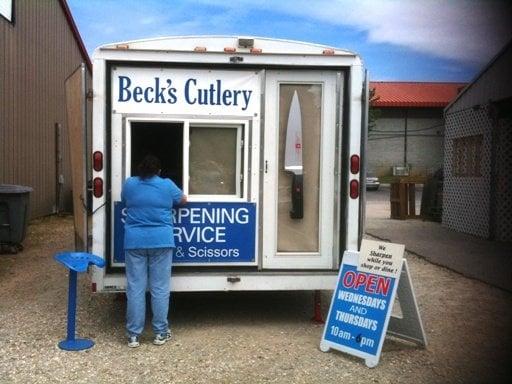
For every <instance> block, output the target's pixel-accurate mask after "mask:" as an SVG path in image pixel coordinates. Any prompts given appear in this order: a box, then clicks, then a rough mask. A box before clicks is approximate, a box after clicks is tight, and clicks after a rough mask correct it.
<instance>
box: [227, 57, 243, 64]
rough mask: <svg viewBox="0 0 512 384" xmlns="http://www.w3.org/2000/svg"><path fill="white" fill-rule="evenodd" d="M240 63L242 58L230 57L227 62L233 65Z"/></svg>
mask: <svg viewBox="0 0 512 384" xmlns="http://www.w3.org/2000/svg"><path fill="white" fill-rule="evenodd" d="M242 61H244V58H243V57H242V56H231V57H230V58H229V62H230V63H234V64H236V63H241V62H242Z"/></svg>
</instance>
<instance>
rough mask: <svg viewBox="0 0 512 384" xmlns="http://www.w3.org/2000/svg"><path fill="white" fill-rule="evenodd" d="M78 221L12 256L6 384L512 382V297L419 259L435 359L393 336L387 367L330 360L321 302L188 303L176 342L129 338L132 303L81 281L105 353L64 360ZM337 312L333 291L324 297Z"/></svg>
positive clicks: (42, 234)
mask: <svg viewBox="0 0 512 384" xmlns="http://www.w3.org/2000/svg"><path fill="white" fill-rule="evenodd" d="M71 247H72V220H71V218H69V217H65V218H59V217H48V218H44V219H42V220H38V221H36V222H33V223H32V224H31V225H30V226H29V233H28V237H27V240H26V241H25V251H23V252H21V253H19V254H18V255H0V292H1V297H0V382H1V383H69V382H76V383H81V382H84V383H124V382H126V383H157V382H162V383H163V382H176V383H206V382H208V383H339V382H344V383H498V382H503V383H505V382H509V381H508V379H509V378H510V377H512V368H511V367H512V364H511V363H512V357H511V356H512V348H511V347H512V334H511V325H512V305H511V304H512V294H510V293H507V292H505V291H502V290H499V289H497V288H493V287H490V286H488V285H486V284H483V283H480V282H478V281H474V280H470V279H467V278H465V277H462V276H461V275H458V274H456V273H453V272H451V271H448V270H446V269H443V268H440V267H437V266H434V265H432V264H429V263H428V262H426V261H424V260H422V259H419V258H417V257H416V256H414V255H407V259H408V261H409V266H410V269H411V274H412V279H413V283H414V285H415V290H416V296H417V300H418V303H419V306H420V311H421V314H422V317H423V322H424V326H425V330H426V332H427V337H428V342H429V345H428V347H427V348H426V349H422V348H419V347H416V346H414V345H412V344H408V343H404V342H402V341H399V340H395V339H391V338H388V339H386V342H385V344H384V348H383V352H382V356H381V361H380V364H379V366H378V367H376V368H374V369H368V368H366V366H365V365H364V363H363V362H362V361H361V360H359V359H356V358H353V357H351V356H348V355H345V354H341V353H338V352H330V353H322V352H320V351H319V349H318V344H319V341H320V337H321V334H322V326H318V325H315V324H313V323H312V322H311V321H310V317H311V312H312V294H311V293H309V292H277V293H276V292H259V293H253V292H245V293H215V294H212V293H210V294H179V295H174V296H173V309H172V313H171V314H170V318H171V322H172V328H173V332H174V340H173V341H172V342H170V343H167V344H165V345H163V346H161V347H156V346H153V345H152V344H151V343H150V341H151V338H150V337H151V335H150V332H149V329H148V328H146V333H145V337H144V338H143V340H142V341H143V344H142V346H141V347H140V348H137V349H129V348H128V347H126V345H125V339H124V330H123V329H124V312H125V307H126V304H125V302H124V300H123V299H122V298H121V299H119V297H116V296H113V295H93V294H91V293H90V290H89V284H88V281H87V277H86V276H84V275H82V276H80V280H79V287H80V288H79V310H78V320H77V324H78V325H77V331H78V334H79V335H80V336H83V337H90V338H92V339H94V341H95V342H96V346H95V347H94V348H93V349H91V350H89V351H82V352H64V351H61V350H59V349H58V347H57V342H58V341H59V340H61V339H62V338H63V337H64V336H65V332H66V328H65V327H66V325H65V324H66V305H67V298H66V297H67V274H66V272H65V269H64V268H63V267H61V266H60V265H58V264H57V263H56V262H54V261H53V259H52V257H53V254H54V253H55V252H57V251H60V250H69V249H71ZM323 298H324V302H323V310H324V314H325V313H326V312H327V309H328V305H329V300H330V293H328V292H325V293H324V294H323Z"/></svg>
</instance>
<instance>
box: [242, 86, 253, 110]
mask: <svg viewBox="0 0 512 384" xmlns="http://www.w3.org/2000/svg"><path fill="white" fill-rule="evenodd" d="M251 93H252V91H249V90H247V91H245V90H244V91H242V94H243V95H244V101H245V107H243V108H242V111H245V110H246V109H247V107H248V106H249V100H250V99H251Z"/></svg>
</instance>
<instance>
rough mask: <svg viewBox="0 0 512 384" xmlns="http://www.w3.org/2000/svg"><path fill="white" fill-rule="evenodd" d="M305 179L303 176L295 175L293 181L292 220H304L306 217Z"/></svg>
mask: <svg viewBox="0 0 512 384" xmlns="http://www.w3.org/2000/svg"><path fill="white" fill-rule="evenodd" d="M303 181H304V179H303V175H296V174H293V180H292V210H291V211H290V217H291V218H292V219H302V218H303V217H304V193H303V192H304V190H303V187H304V182H303Z"/></svg>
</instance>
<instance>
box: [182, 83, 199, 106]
mask: <svg viewBox="0 0 512 384" xmlns="http://www.w3.org/2000/svg"><path fill="white" fill-rule="evenodd" d="M191 83H193V84H194V85H196V84H197V80H196V79H188V80H187V82H186V83H185V100H186V101H187V103H189V104H195V103H196V102H197V99H196V98H193V99H191V98H190V84H191Z"/></svg>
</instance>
